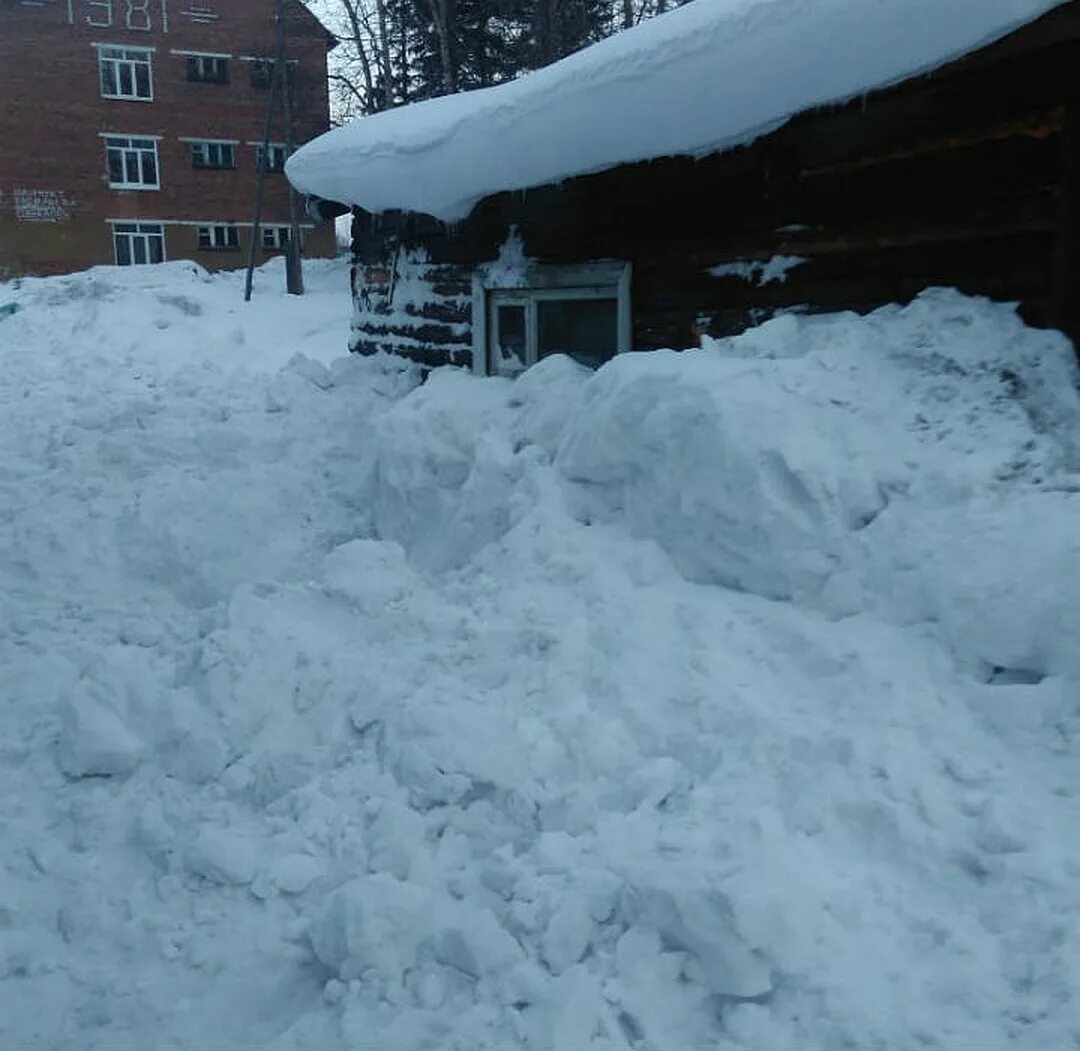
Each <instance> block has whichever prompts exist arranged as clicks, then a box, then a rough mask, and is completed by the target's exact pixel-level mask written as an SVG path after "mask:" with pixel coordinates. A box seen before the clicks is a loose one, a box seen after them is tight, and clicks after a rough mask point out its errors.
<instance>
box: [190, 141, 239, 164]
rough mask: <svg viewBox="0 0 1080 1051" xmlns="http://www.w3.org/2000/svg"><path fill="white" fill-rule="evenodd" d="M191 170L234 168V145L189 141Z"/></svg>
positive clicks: (230, 143) (229, 143)
mask: <svg viewBox="0 0 1080 1051" xmlns="http://www.w3.org/2000/svg"><path fill="white" fill-rule="evenodd" d="M189 145H190V146H191V166H192V167H193V168H235V167H236V144H235V143H232V142H212V141H201V140H200V141H189Z"/></svg>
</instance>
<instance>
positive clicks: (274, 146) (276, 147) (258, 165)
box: [251, 142, 289, 175]
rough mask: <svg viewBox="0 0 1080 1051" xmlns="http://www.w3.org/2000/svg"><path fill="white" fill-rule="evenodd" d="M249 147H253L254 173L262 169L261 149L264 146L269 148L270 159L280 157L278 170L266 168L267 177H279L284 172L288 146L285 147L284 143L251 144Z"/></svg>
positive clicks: (287, 157)
mask: <svg viewBox="0 0 1080 1051" xmlns="http://www.w3.org/2000/svg"><path fill="white" fill-rule="evenodd" d="M251 145H252V146H254V147H255V170H256V171H260V170H261V169H262V158H263V147H264V146H266V147H268V148H269V150H270V156H271V157H274V156H280V157H281V167H280V168H267V169H266V171H267V174H269V175H280V174H281V173H282V172H284V171H285V162H286V161H287V160H288V159H289V147H288V145H286V144H285V143H284V142H270V143H262V142H253V143H252V144H251Z"/></svg>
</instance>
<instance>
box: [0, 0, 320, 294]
mask: <svg viewBox="0 0 1080 1051" xmlns="http://www.w3.org/2000/svg"><path fill="white" fill-rule="evenodd" d="M285 24H286V34H287V42H288V43H287V47H288V58H289V61H288V69H289V76H288V82H289V87H290V99H291V104H292V127H293V133H292V139H293V142H294V143H295V144H302V143H304V142H306V141H307V140H308V139H310V138H313V137H314V136H316V135H318V134H320V133H322V132H323V131H325V130H326V129H327V127H328V126H329V98H328V89H327V76H326V71H327V52H328V51H329V49H330V48H331V47H332V46H333V43H334V41H333V38H332V36H331V35H330V34H329V33H328V32H327V30H326V29H325V28H324V27H323V26H322V25H321V24H320V23H319V22H318V20H317V19H316V18H315V17H314V16H313V15H312V14H311V13H310V12H309V11H308V9H307V8H306V7H305V6H304V5H303V4H302V3H300V2H299V0H286V4H285ZM275 54H276V26H275V2H274V0H0V278H3V277H12V276H18V275H21V274H51V273H62V272H66V271H71V270H78V269H81V268H83V267H86V266H91V265H94V264H101V263H106V264H112V263H116V264H119V265H128V264H138V263H154V262H160V261H163V260H166V259H194V260H196V261H197V262H199V263H201V264H202V265H204V266H206V267H207V268H210V269H220V268H232V267H238V266H241V265H243V264H244V263H245V262H246V260H247V253H248V250H249V246H250V243H251V237H252V232H253V229H254V223H253V216H254V208H255V195H256V185H257V182H258V175H259V166H260V165H261V164H265V166H266V172H265V178H264V198H263V202H264V203H263V209H262V224H263V225H262V228H261V230H260V234H259V244H258V249H259V252H258V254H257V256H256V259H257V261H259V262H263V261H265V260H266V259H268V258H269V257H270V256H272V255H274V254H276V253H279V252H281V251H282V250H283V249H284V247H285V245H286V243H287V241H288V231H289V226H288V223H289V198H288V194H289V188H288V184H287V182H286V180H285V177H284V175H283V169H284V162H285V157H286V155H287V149H286V132H285V122H284V115H283V109H284V108H283V106H282V105H281V104H280V99H281V93H280V92H278V100H279V104H278V105H277V106H275V107H274V109H275V112H274V113H273V117H272V123H271V125H270V127H271V134H270V148H269V150H267V151H264V149H263V142H264V139H265V137H266V121H267V112H268V101H269V96H270V85H271V73H272V70H273V62H274V55H275ZM264 152H265V157H264ZM301 237H302V239H303V250H304V254H306V255H309V256H310V255H316V256H327V255H332V254H333V253H334V250H335V237H334V231H333V228H332V226H331V225H329V224H322V225H316V224H315V223H313V222H311V221H310V220H309V219H308V217H307V216H303V221H302V227H301Z"/></svg>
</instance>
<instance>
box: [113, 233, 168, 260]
mask: <svg viewBox="0 0 1080 1051" xmlns="http://www.w3.org/2000/svg"><path fill="white" fill-rule="evenodd" d="M112 232H113V252H114V254H115V257H116V265H117V266H141V265H142V264H144V263H164V262H165V227H164V226H163V225H162V224H161V223H113V228H112Z"/></svg>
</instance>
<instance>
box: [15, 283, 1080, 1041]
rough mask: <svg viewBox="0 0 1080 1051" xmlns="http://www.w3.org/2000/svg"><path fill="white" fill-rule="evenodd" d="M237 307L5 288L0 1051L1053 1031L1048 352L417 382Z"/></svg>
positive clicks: (1068, 484)
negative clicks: (340, 356)
mask: <svg viewBox="0 0 1080 1051" xmlns="http://www.w3.org/2000/svg"><path fill="white" fill-rule="evenodd" d="M281 283H282V282H281V273H280V270H279V269H277V270H275V269H268V270H267V271H264V272H260V274H259V281H258V285H257V298H256V301H255V302H254V303H253V304H251V306H250V307H244V306H243V305H242V303H241V302H240V299H239V295H240V290H241V288H242V275H213V276H210V275H206V274H205V273H203V272H202V271H199V270H198V269H197V268H193V267H190V266H185V265H183V264H170V265H169V266H168V267H163V268H155V269H153V270H146V271H136V272H133V273H124V272H122V271H118V270H115V269H112V268H103V269H99V270H96V271H93V272H91V273H89V274H84V275H74V276H72V277H70V278H58V279H47V280H43V281H32V282H31V281H27V282H23V283H22V284H20V285H19V286H18V287H14V286H11V285H6V286H0V289H2V291H0V300H2V301H5V302H6V301H8V300H11V301H14V302H17V303H18V304H19V306H20V309H19V311H18V312H17V313H16V314H14V315H13V316H11V317H9V318H6V319H4V320H2V321H0V358H2V360H3V366H4V367H3V369H0V581H2V586H0V719H2V725H3V729H4V732H3V734H2V735H0V832H2V841H3V843H4V848H5V849H4V851H3V853H2V855H0V1044H4V1045H7V1044H10V1045H12V1046H20V1047H58V1046H73V1045H81V1046H94V1047H144V1046H151V1045H168V1046H175V1047H208V1046H213V1047H227V1048H232V1047H236V1048H240V1047H242V1048H252V1047H274V1048H279V1049H286V1048H354V1047H361V1046H367V1047H372V1046H374V1047H398V1048H405V1049H413V1048H416V1049H419V1048H445V1047H454V1046H467V1047H476V1048H507V1047H531V1048H536V1047H575V1048H576V1047H588V1046H602V1047H609V1048H635V1047H636V1048H640V1047H694V1048H715V1049H718V1051H721V1049H722V1051H737V1049H741V1048H748V1049H755V1048H761V1047H806V1048H820V1049H827V1048H834V1047H838V1046H848V1047H851V1046H854V1047H873V1046H887V1047H908V1046H916V1045H926V1044H933V1043H934V1042H935V1041H936V1042H938V1043H940V1044H941V1045H944V1046H949V1047H991V1046H993V1047H998V1046H1015V1047H1018V1048H1029V1047H1067V1046H1070V1045H1071V1044H1072V1043H1075V1037H1076V1017H1077V1016H1076V1003H1075V995H1076V994H1075V990H1076V989H1077V987H1078V985H1080V970H1078V968H1080V941H1078V938H1080V923H1078V922H1076V921H1077V918H1078V916H1080V893H1078V890H1077V886H1078V879H1077V877H1078V874H1080V843H1078V841H1077V837H1076V836H1075V815H1076V803H1077V787H1076V777H1075V753H1076V747H1077V742H1078V741H1080V707H1078V699H1080V697H1078V688H1080V687H1078V684H1080V672H1078V669H1077V667H1076V663H1075V656H1073V648H1074V647H1073V644H1072V643H1073V640H1074V639H1075V638H1076V637H1077V632H1078V630H1080V625H1078V624H1077V609H1078V608H1080V589H1078V586H1077V567H1078V565H1080V562H1078V558H1077V551H1076V546H1075V545H1076V541H1075V533H1076V530H1075V527H1074V524H1075V522H1076V518H1077V516H1076V511H1077V503H1078V501H1080V492H1077V491H1076V486H1075V480H1076V477H1077V475H1076V472H1075V469H1074V468H1075V463H1076V453H1075V448H1074V443H1075V441H1076V435H1077V418H1078V413H1080V405H1078V401H1077V395H1076V390H1075V380H1076V371H1075V366H1074V365H1073V364H1072V361H1071V358H1070V357H1069V354H1070V351H1069V349H1068V348H1067V346H1066V345H1065V343H1064V342H1063V341H1062V340H1061V339H1060V338H1059V337H1056V336H1053V335H1049V334H1046V333H1038V332H1034V331H1030V330H1027V329H1025V328H1024V327H1023V326H1022V325H1020V324H1019V322H1017V320H1016V318H1015V316H1014V315H1013V314H1012V312H1011V311H1010V310H1009V309H1008V308H1005V307H996V306H991V305H989V304H987V303H984V302H981V301H976V300H969V299H964V298H962V297H960V296H957V295H955V294H951V293H940V292H938V293H931V294H928V295H926V296H924V297H923V298H922V299H920V300H919V301H917V302H916V303H914V304H912V305H911V306H909V307H907V308H904V309H899V308H889V309H886V310H883V311H879V312H878V313H877V314H875V315H872V316H870V317H868V318H856V317H854V316H846V315H845V316H838V317H831V318H814V319H802V318H780V319H776V320H774V321H772V322H770V323H768V324H767V325H764V326H762V327H761V328H759V329H756V330H754V331H752V332H749V333H747V334H746V335H744V336H742V337H739V338H738V339H734V340H729V341H724V342H722V343H717V344H714V345H711V346H710V348H709V349H707V350H703V351H694V352H688V353H685V354H683V355H675V354H671V353H658V354H643V355H634V356H627V357H624V358H621V359H619V360H617V361H615V362H612V363H611V364H609V365H607V366H605V367H604V368H603V369H601V370H600V371H599V372H598V373H595V374H594V373H590V372H588V371H587V370H585V369H583V368H581V367H580V366H578V365H576V364H574V363H573V362H572V361H570V360H569V359H566V358H553V359H551V360H549V361H545V362H543V363H542V364H541V365H540V366H539V367H537V368H535V369H533V370H531V371H530V372H528V373H527V374H525V375H524V376H523V377H522V378H521V379H520V380H519V381H517V382H514V383H511V382H509V381H506V380H503V379H476V378H474V377H472V376H470V375H468V374H465V373H463V372H462V371H460V370H454V369H442V370H438V371H436V372H434V373H432V374H431V375H430V377H429V378H428V380H427V381H426V382H425V383H423V384H420V383H419V376H418V374H417V372H416V370H415V369H413V368H411V367H409V366H407V365H404V364H402V363H401V362H399V361H392V360H381V359H378V358H354V359H348V360H333V359H331V358H330V357H329V356H328V351H329V348H330V347H331V345H332V343H333V342H336V344H337V345H338V346H344V344H345V341H346V338H347V330H348V309H349V303H348V297H347V295H345V294H343V283H344V274H343V273H342V272H341V270H340V268H338V269H337V271H336V272H335V271H333V270H332V268H329V267H328V268H327V269H326V270H325V271H324V272H318V271H309V287H310V288H311V290H312V294H311V295H309V296H305V297H304V298H303V299H297V298H295V297H286V296H284V294H283V293H282V291H281V287H280V286H281ZM335 287H336V289H337V292H336V295H337V299H331V298H329V297H328V296H327V292H328V290H329V289H331V288H335ZM331 304H336V305H335V306H334V309H335V310H336V311H337V314H336V317H332V316H330V315H328V313H327V308H328V306H330V305H331ZM307 349H310V350H311V351H312V352H313V353H317V354H318V355H319V357H320V358H322V360H314V359H313V358H312V357H306V356H294V355H296V353H297V352H298V351H304V350H307ZM324 355H325V356H324ZM281 361H285V362H286V365H285V366H284V368H281V369H278V368H277V363H278V362H281ZM1003 554H1004V557H1003Z"/></svg>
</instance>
